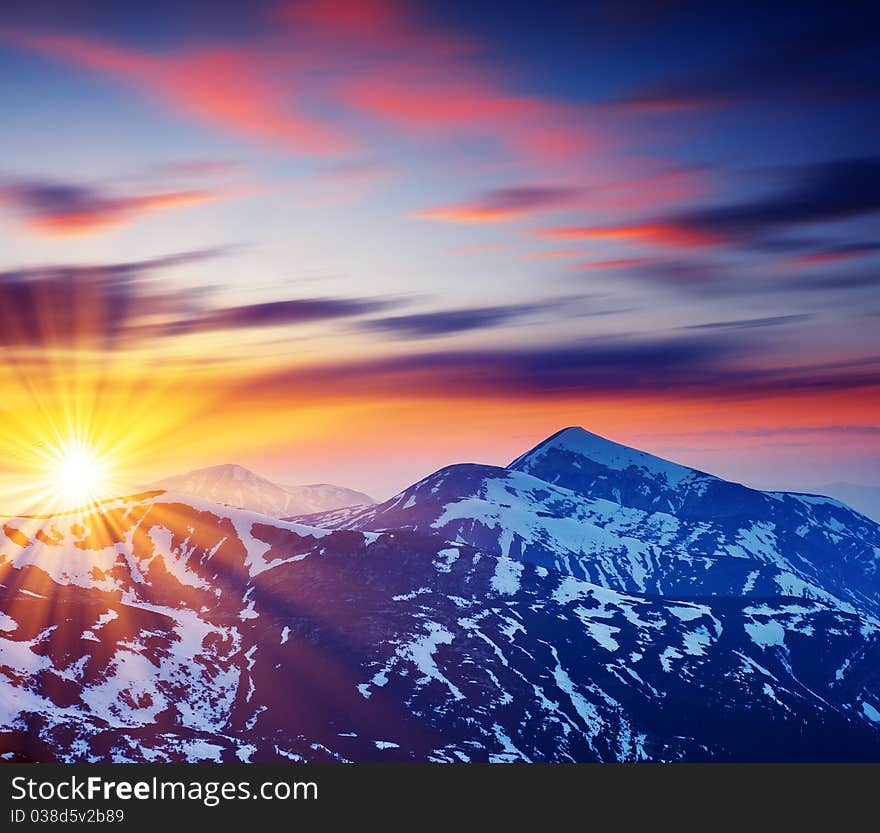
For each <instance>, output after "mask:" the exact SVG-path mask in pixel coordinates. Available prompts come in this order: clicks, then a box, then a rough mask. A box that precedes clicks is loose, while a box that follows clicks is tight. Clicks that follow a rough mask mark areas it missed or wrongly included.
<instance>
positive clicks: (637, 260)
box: [578, 257, 652, 270]
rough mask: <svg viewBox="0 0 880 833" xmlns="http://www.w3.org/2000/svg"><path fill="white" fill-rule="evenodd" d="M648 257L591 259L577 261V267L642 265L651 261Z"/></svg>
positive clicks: (611, 267)
mask: <svg viewBox="0 0 880 833" xmlns="http://www.w3.org/2000/svg"><path fill="white" fill-rule="evenodd" d="M651 262H652V261H651V258H648V257H624V258H618V259H617V260H593V261H587V262H585V263H579V264H578V268H579V269H591V270H592V269H627V268H629V267H630V266H644V265H645V264H646V263H651Z"/></svg>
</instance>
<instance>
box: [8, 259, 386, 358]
mask: <svg viewBox="0 0 880 833" xmlns="http://www.w3.org/2000/svg"><path fill="white" fill-rule="evenodd" d="M227 251H228V250H227V249H209V250H203V251H194V252H183V253H180V254H174V255H168V256H165V257H158V258H153V259H150V260H140V261H131V262H118V263H107V264H101V265H92V266H51V267H44V268H31V269H18V270H9V271H6V272H0V345H3V346H7V347H34V348H59V349H73V348H81V349H105V350H107V349H114V348H119V347H127V346H134V345H136V344H140V343H144V342H147V341H155V340H156V339H160V338H173V337H177V336H183V335H189V334H197V333H205V332H214V331H221V330H243V329H256V328H261V327H283V326H296V325H303V324H309V323H313V322H317V321H334V320H339V319H344V318H353V317H356V316H359V315H366V314H373V313H376V312H379V311H381V310H385V309H388V308H389V307H392V306H394V305H396V304H399V303H400V301H399V300H398V299H379V298H374V299H370V298H344V297H337V298H297V299H287V300H281V301H266V302H263V303H257V304H243V305H240V306H231V307H218V306H214V307H212V306H210V304H209V303H208V297H207V293H206V291H205V290H204V288H200V289H195V288H188V287H173V288H172V287H170V286H168V285H165V284H162V283H160V282H158V281H157V280H156V278H157V277H158V276H160V275H161V273H162V272H164V271H165V270H168V269H171V268H173V267H176V266H181V265H184V264H187V263H195V262H200V261H203V260H208V259H210V258H215V257H218V256H221V255H223V254H225V253H226V252H227Z"/></svg>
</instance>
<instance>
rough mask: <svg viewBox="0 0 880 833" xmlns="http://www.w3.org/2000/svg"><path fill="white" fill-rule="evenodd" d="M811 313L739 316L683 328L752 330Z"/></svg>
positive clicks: (807, 317) (806, 318)
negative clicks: (760, 316) (764, 316)
mask: <svg viewBox="0 0 880 833" xmlns="http://www.w3.org/2000/svg"><path fill="white" fill-rule="evenodd" d="M813 317H814V316H813V315H810V314H807V313H800V314H792V315H773V316H768V317H766V318H740V319H738V320H736V321H711V322H708V323H706V324H689V325H688V326H686V327H682V328H681V329H683V330H754V329H763V328H764V327H779V326H782V325H785V324H797V323H800V322H802V321H809V320H810V319H811V318H813Z"/></svg>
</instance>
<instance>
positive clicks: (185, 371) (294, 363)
mask: <svg viewBox="0 0 880 833" xmlns="http://www.w3.org/2000/svg"><path fill="white" fill-rule="evenodd" d="M767 5H770V6H771V8H767ZM16 6H17V7H16ZM873 17H874V16H873V15H871V13H870V10H869V9H868V8H867V5H866V8H865V9H864V11H862V10H861V9H860V8H859V7H858V5H857V4H856V5H853V6H852V7H850V6H848V5H846V4H839V3H830V2H826V3H818V4H811V3H807V2H798V3H796V4H786V3H774V4H764V3H754V4H750V3H736V4H733V3H724V4H712V3H705V2H700V3H696V2H693V3H690V2H684V1H683V0H682V2H678V1H677V0H650V1H649V2H635V0H615V2H610V1H609V2H595V3H590V2H576V3H555V2H550V3H544V4H510V3H495V2H481V3H478V4H475V3H464V2H444V3H428V2H423V3H417V2H408V0H376V2H352V0H292V1H291V2H253V3H246V4H245V3H233V2H202V1H201V0H175V2H173V3H172V2H164V0H157V2H153V3H150V4H122V3H115V2H86V1H85V0H82V2H80V0H67V2H63V3H59V2H50V0H35V2H32V3H28V4H4V6H3V7H0V104H2V108H3V122H2V124H3V129H2V132H0V148H2V157H0V351H2V354H3V361H2V365H0V401H2V402H3V412H2V417H0V486H2V485H3V484H5V486H3V488H6V489H7V490H10V491H8V493H7V494H8V501H9V502H10V505H11V502H12V501H13V497H12V491H14V490H15V489H17V488H19V487H21V486H22V484H28V483H29V482H30V480H33V479H34V478H37V479H39V478H38V477H37V473H38V472H39V471H40V466H41V465H42V464H43V462H44V458H45V456H46V455H45V453H44V451H41V449H43V450H45V449H46V448H51V447H55V446H58V445H59V444H63V443H64V442H66V440H67V438H69V437H71V436H74V437H77V438H79V439H81V440H82V441H83V442H87V443H88V444H90V445H93V446H95V447H96V448H99V449H100V450H101V454H102V455H103V457H104V459H105V460H106V461H107V463H108V465H109V466H111V467H112V468H113V469H114V473H115V475H117V476H118V478H119V480H120V481H124V482H126V483H131V484H135V485H138V484H143V483H148V482H150V480H151V479H155V478H158V477H162V476H166V475H171V474H175V473H179V472H182V471H185V470H187V469H191V468H196V467H199V466H206V465H213V464H218V463H225V462H237V463H240V464H242V465H246V466H248V467H250V468H253V469H255V470H257V471H259V472H260V473H262V474H265V475H267V476H269V477H272V478H275V479H278V480H281V481H282V482H287V483H307V482H334V483H338V484H340V485H345V486H349V487H352V488H357V489H361V490H365V491H367V492H369V493H370V494H372V495H374V496H375V497H377V498H385V497H388V496H390V495H391V494H393V493H395V492H396V491H398V490H399V489H401V488H403V487H405V486H406V485H408V484H409V483H410V482H413V481H414V480H416V479H418V478H420V477H423V476H425V475H426V474H428V473H430V472H431V471H433V470H434V469H436V468H438V467H440V466H443V465H446V464H449V463H452V462H459V461H479V462H487V463H494V464H501V465H504V464H506V463H507V462H509V461H510V460H511V459H513V458H514V457H516V456H517V455H518V454H520V453H521V452H522V451H524V450H525V449H527V448H529V447H531V446H532V445H534V444H536V443H537V442H539V441H540V440H541V439H543V438H544V437H546V436H547V435H549V434H551V433H553V432H554V431H556V430H559V429H560V428H562V427H565V426H568V425H582V426H583V427H585V428H587V429H588V430H591V431H594V432H596V433H599V434H603V435H605V436H608V437H611V438H613V439H616V440H618V441H621V442H624V443H627V444H630V445H634V446H637V447H640V448H643V449H646V450H649V451H652V452H654V453H658V454H661V455H663V456H667V457H670V458H672V459H675V460H678V461H680V462H683V463H686V464H688V465H693V466H695V467H698V468H701V469H703V470H707V471H711V472H713V473H717V474H720V475H722V476H726V477H730V478H733V479H736V480H740V481H743V482H746V483H748V484H750V485H755V486H759V487H763V488H803V489H809V488H814V487H815V486H817V485H818V484H821V483H827V482H831V481H848V482H853V483H862V484H869V485H870V484H877V485H880V443H878V441H877V440H878V436H880V420H878V414H880V293H878V289H880V273H878V265H880V234H878V232H880V156H878V155H877V148H878V147H880V58H878V54H877V51H876V43H877V35H878V31H877V28H878V27H877V25H876V21H875V20H874V19H873ZM41 461H43V462H41ZM4 478H5V479H4ZM29 479H30V480H29ZM0 494H2V492H0ZM0 511H3V510H2V509H0Z"/></svg>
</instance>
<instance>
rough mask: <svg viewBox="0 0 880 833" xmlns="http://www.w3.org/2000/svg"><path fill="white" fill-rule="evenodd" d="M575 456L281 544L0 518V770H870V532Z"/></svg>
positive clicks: (421, 489)
mask: <svg viewBox="0 0 880 833" xmlns="http://www.w3.org/2000/svg"><path fill="white" fill-rule="evenodd" d="M603 443H606V441H602V440H600V438H596V437H594V436H593V435H589V434H587V433H586V432H581V431H580V430H579V429H569V430H568V431H566V432H562V433H561V434H559V435H556V437H554V438H551V439H550V440H548V441H547V442H545V443H543V444H542V445H540V446H538V448H537V449H535V450H534V451H533V452H530V453H529V454H527V455H525V456H524V457H521V458H519V459H518V460H517V461H516V462H515V463H514V464H512V466H511V467H509V468H508V469H499V468H494V467H488V466H452V467H449V468H447V469H443V470H441V471H440V472H437V473H436V474H434V475H431V476H430V477H428V478H426V479H425V480H423V481H421V482H420V483H418V484H415V485H414V486H412V487H410V488H409V489H407V490H406V491H404V492H403V493H401V494H400V495H398V496H397V497H396V498H393V499H392V500H391V501H388V502H387V503H385V504H381V505H379V506H375V507H361V508H356V509H348V510H339V511H336V512H331V513H324V514H322V515H312V516H310V517H309V518H307V519H305V520H304V521H303V522H296V521H280V520H277V519H273V518H270V517H267V516H265V515H259V514H256V513H252V512H247V511H243V510H238V509H230V508H228V507H222V506H218V505H216V504H212V503H210V502H207V501H204V500H197V499H192V498H183V497H181V496H176V495H171V494H167V493H161V492H153V493H148V494H145V495H140V496H137V497H134V498H130V499H124V500H119V501H116V502H114V503H111V504H107V505H105V506H103V507H102V508H101V510H100V511H97V510H96V511H94V512H93V513H91V514H87V515H85V516H77V515H59V516H55V517H50V518H42V519H37V518H30V519H29V518H18V519H14V518H9V519H6V520H4V521H3V523H2V526H0V532H2V535H0V754H2V756H3V757H4V758H6V759H36V760H68V761H78V760H79V761H85V760H119V761H124V760H160V761H164V760H169V761H172V760H220V761H233V760H249V761H273V760H274V761H280V760H357V761H362V760H363V761H366V760H418V761H425V760H433V761H516V760H529V761H571V760H576V761H593V760H604V761H611V760H615V761H616V760H877V759H878V758H880V621H878V617H877V608H878V579H877V576H876V563H877V560H878V559H880V531H878V527H877V525H876V524H873V523H872V522H870V521H868V520H867V519H866V518H864V517H863V516H861V515H858V514H857V513H855V512H853V511H852V510H849V509H848V508H847V507H845V506H843V505H842V504H839V503H837V502H836V501H830V500H828V499H825V498H816V497H809V496H802V495H782V494H764V493H760V492H751V491H750V490H745V489H744V487H742V486H738V485H736V484H726V483H725V482H724V481H721V480H718V479H717V478H712V477H710V476H709V475H704V474H701V473H698V472H692V471H691V470H689V469H684V468H681V467H678V466H674V464H670V463H665V462H664V461H660V460H658V459H657V458H652V457H650V456H648V455H642V454H641V453H639V452H635V451H632V450H629V449H625V448H624V447H622V446H616V445H614V444H610V443H606V444H603ZM615 477H616V478H617V480H618V485H617V486H615V485H614V483H613V480H614V479H615ZM640 478H641V483H639V479H640ZM701 483H708V485H706V488H705V491H702V492H701V486H700V484H701ZM614 489H617V490H618V494H617V495H616V496H615V495H614V493H613V492H614ZM676 489H678V490H679V491H680V492H682V494H677V492H676ZM590 490H594V491H596V492H597V493H598V494H595V495H593V494H591V492H590ZM743 492H745V493H746V494H743ZM713 494H714V495H715V496H716V500H715V501H713V500H709V498H708V497H707V496H711V495H713ZM615 497H616V498H617V499H615ZM719 503H720V504H721V506H720V508H719V506H718V504H719ZM636 504H638V505H636ZM685 505H687V506H688V509H687V511H686V512H685V513H680V512H679V510H680V509H681V507H683V506H685ZM735 505H736V506H740V507H743V508H741V509H740V510H738V511H733V507H734V506H735ZM701 507H702V508H701ZM701 512H702V515H701V514H700V513H701ZM749 513H752V514H749Z"/></svg>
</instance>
